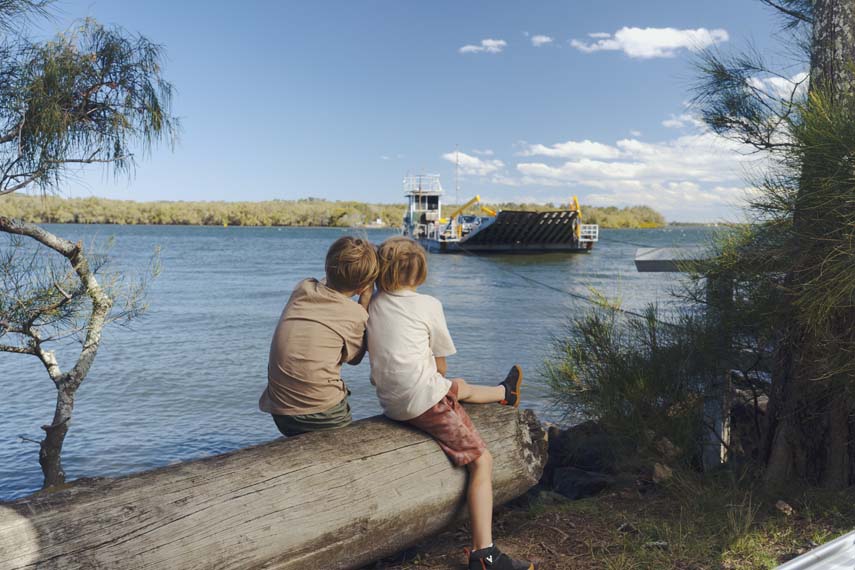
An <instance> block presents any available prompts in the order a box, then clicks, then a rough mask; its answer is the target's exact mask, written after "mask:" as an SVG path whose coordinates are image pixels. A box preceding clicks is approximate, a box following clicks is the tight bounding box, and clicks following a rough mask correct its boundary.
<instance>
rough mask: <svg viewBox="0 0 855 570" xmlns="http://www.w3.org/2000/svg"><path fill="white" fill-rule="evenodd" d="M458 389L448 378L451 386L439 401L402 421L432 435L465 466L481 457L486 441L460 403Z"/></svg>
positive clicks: (451, 457)
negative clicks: (419, 413)
mask: <svg viewBox="0 0 855 570" xmlns="http://www.w3.org/2000/svg"><path fill="white" fill-rule="evenodd" d="M458 392H459V382H455V381H454V380H452V381H451V389H450V390H449V391H448V393H447V394H446V395H445V397H444V398H443V399H442V400H440V401H439V402H437V403H436V404H434V405H433V407H432V408H430V409H429V410H428V411H426V412H425V413H423V414H422V415H420V416H417V417H415V418H413V419H411V420H407V421H406V423H408V424H410V425H412V426H414V427H417V428H419V429H420V430H422V431H423V432H425V433H427V434H428V435H430V436H431V437H432V438H434V439H435V440H436V441H437V443H439V446H440V447H441V448H442V450H443V451H444V452H445V453H446V455H448V457H449V458H450V459H451V462H452V463H454V464H455V465H466V464H467V463H472V462H473V461H475V460H476V459H478V458H479V457H481V454H482V453H484V450H486V449H487V444H486V443H484V440H483V439H482V438H481V434H479V433H478V430H477V429H475V426H474V425H473V424H472V419H471V418H470V417H469V414H467V413H466V410H464V409H463V406H461V405H460V401H459V400H458V399H457V394H458Z"/></svg>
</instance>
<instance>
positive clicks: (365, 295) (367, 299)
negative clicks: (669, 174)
mask: <svg viewBox="0 0 855 570" xmlns="http://www.w3.org/2000/svg"><path fill="white" fill-rule="evenodd" d="M373 294H374V283H372V284H371V285H369V286H368V287H366V288H365V289H363V290H362V292H361V293H360V294H359V304H360V305H362V307H363V308H364V309H365V310H366V311H367V310H368V305H369V304H370V303H371V296H372V295H373Z"/></svg>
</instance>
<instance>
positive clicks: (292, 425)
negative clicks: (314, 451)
mask: <svg viewBox="0 0 855 570" xmlns="http://www.w3.org/2000/svg"><path fill="white" fill-rule="evenodd" d="M348 394H350V390H348ZM270 415H272V416H273V421H274V422H276V427H277V428H279V431H280V432H282V435H285V436H288V437H291V436H295V435H300V434H301V433H308V432H310V431H325V430H330V429H338V428H343V427H345V426H348V425H350V422H352V421H353V418H352V417H351V415H350V403H349V402H348V401H347V396H345V397H344V399H342V401H341V402H339V403H338V404H336V405H335V406H333V407H332V408H330V409H328V410H324V411H323V412H318V413H316V414H304V415H300V416H285V415H279V414H270Z"/></svg>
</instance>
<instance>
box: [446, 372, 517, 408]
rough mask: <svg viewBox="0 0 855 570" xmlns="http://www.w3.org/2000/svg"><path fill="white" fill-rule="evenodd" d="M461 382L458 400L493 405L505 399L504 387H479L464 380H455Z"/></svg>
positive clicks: (458, 387) (458, 388)
mask: <svg viewBox="0 0 855 570" xmlns="http://www.w3.org/2000/svg"><path fill="white" fill-rule="evenodd" d="M455 381H458V382H460V384H459V385H458V386H457V399H458V400H460V401H461V402H469V403H470V404H493V403H495V402H501V401H502V400H504V399H505V388H504V387H503V386H478V385H475V384H468V383H467V382H466V380H464V379H463V378H455Z"/></svg>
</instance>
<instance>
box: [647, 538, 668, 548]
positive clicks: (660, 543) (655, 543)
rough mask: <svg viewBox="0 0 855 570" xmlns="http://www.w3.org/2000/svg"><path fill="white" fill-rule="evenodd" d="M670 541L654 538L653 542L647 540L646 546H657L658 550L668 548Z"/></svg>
mask: <svg viewBox="0 0 855 570" xmlns="http://www.w3.org/2000/svg"><path fill="white" fill-rule="evenodd" d="M668 547H669V545H668V543H667V542H665V541H664V540H653V541H651V542H645V543H644V548H656V549H658V550H668Z"/></svg>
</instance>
